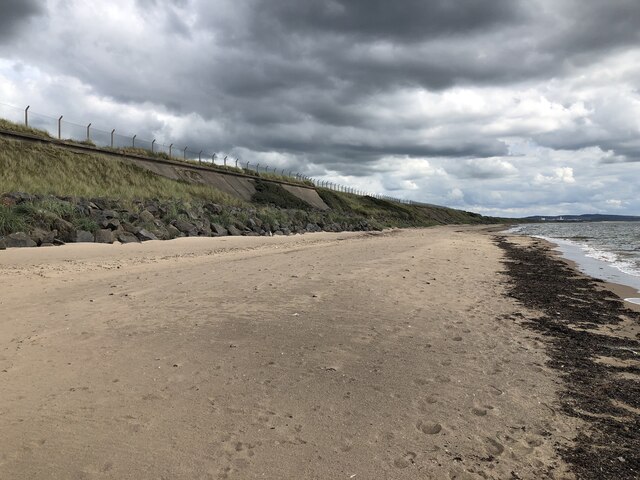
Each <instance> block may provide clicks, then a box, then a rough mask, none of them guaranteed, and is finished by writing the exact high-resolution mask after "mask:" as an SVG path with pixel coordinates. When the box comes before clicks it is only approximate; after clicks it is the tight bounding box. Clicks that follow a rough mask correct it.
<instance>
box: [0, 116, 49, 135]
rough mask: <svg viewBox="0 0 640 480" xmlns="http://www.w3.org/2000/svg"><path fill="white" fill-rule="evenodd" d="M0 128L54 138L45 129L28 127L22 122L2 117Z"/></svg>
mask: <svg viewBox="0 0 640 480" xmlns="http://www.w3.org/2000/svg"><path fill="white" fill-rule="evenodd" d="M0 129H2V130H7V131H10V132H16V133H25V134H27V135H33V136H35V137H43V138H53V137H52V136H51V135H49V132H47V131H45V130H40V129H39V128H33V127H27V126H26V125H23V124H21V123H16V122H12V121H10V120H5V119H4V118H0Z"/></svg>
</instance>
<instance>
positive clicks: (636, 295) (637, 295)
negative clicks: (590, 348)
mask: <svg viewBox="0 0 640 480" xmlns="http://www.w3.org/2000/svg"><path fill="white" fill-rule="evenodd" d="M503 233H504V234H507V235H513V236H516V237H517V236H523V237H528V238H533V239H536V240H540V241H542V242H545V243H546V244H548V245H549V247H550V249H551V250H552V254H553V255H556V256H558V258H560V259H561V260H562V261H563V262H565V263H566V264H568V265H569V266H571V267H572V268H573V269H574V270H576V272H578V273H579V274H580V275H584V276H585V277H589V278H594V279H597V280H598V281H602V282H604V284H605V285H606V289H607V290H609V291H611V292H613V293H615V294H616V295H617V296H618V297H620V299H621V300H623V301H624V302H625V305H626V306H628V307H629V308H631V309H633V310H636V311H638V312H640V287H639V286H638V285H639V283H638V282H640V279H638V278H637V277H634V276H632V275H630V274H628V273H625V272H616V273H615V277H618V278H621V279H622V280H627V281H628V282H629V283H624V281H622V282H620V281H615V280H612V279H611V278H610V277H611V276H612V275H611V274H609V275H607V274H602V275H597V274H596V273H595V272H594V271H590V268H589V267H588V264H589V263H594V264H598V263H599V264H602V265H603V267H600V269H602V268H606V269H611V270H612V271H614V272H615V270H616V269H615V267H613V266H612V265H610V264H608V263H606V262H604V261H598V260H593V259H589V258H587V257H585V256H584V254H582V253H580V256H581V257H582V258H583V260H584V261H585V264H584V265H583V264H581V263H580V261H578V260H575V259H573V258H569V256H568V253H567V252H566V251H565V249H566V248H569V246H563V245H562V244H561V243H560V242H557V241H555V240H556V239H554V238H550V237H541V236H537V235H530V234H526V233H519V232H509V231H508V229H506V230H504V231H503ZM571 248H572V249H574V250H576V251H579V249H578V247H577V246H572V247H571ZM634 284H635V285H634ZM632 300H633V301H632Z"/></svg>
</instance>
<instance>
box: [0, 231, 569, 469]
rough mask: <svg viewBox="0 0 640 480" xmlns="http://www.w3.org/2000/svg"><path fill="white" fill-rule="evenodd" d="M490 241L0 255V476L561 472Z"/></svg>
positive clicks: (544, 393) (178, 245)
mask: <svg viewBox="0 0 640 480" xmlns="http://www.w3.org/2000/svg"><path fill="white" fill-rule="evenodd" d="M502 255H503V252H502V251H501V249H499V248H498V247H497V246H496V245H495V244H494V243H493V242H492V240H491V237H490V236H489V235H487V234H486V233H483V232H482V231H481V230H479V229H477V228H461V227H441V228H440V227H439V228H433V229H428V230H402V231H391V232H384V233H381V234H362V233H360V234H355V233H351V234H326V233H323V234H309V235H304V236H295V237H273V238H253V237H245V238H220V239H210V238H207V239H204V238H203V239H181V240H176V241H171V242H149V243H146V244H143V245H122V246H121V245H117V246H116V245H114V246H100V245H73V246H67V247H60V248H48V249H46V248H43V249H28V250H8V251H4V252H0V292H1V293H0V385H1V393H0V432H2V433H1V435H0V478H2V479H22V478H24V479H93V478H100V479H102V478H105V479H106V478H112V479H129V478H130V479H147V478H149V479H200V478H202V479H209V478H212V479H217V478H230V479H249V478H266V479H280V478H283V479H293V478H295V479H352V478H355V479H356V480H358V479H396V478H397V479H413V478H420V479H425V478H427V479H428V478H434V479H447V478H457V479H474V478H495V479H508V478H514V479H515V478H523V479H533V478H572V476H571V475H570V474H568V473H566V465H564V464H563V463H562V461H561V460H560V459H559V458H558V456H557V454H556V453H555V450H554V445H555V444H557V443H558V442H561V443H563V442H567V441H568V439H570V438H573V437H574V435H575V430H576V428H577V427H578V425H577V424H576V423H575V422H576V421H577V420H575V419H568V418H567V417H563V416H561V415H560V414H559V413H557V412H556V409H555V408H554V404H555V402H556V401H557V393H558V391H559V389H560V387H561V386H560V381H559V379H558V376H557V374H556V373H555V372H554V371H551V370H549V369H548V368H547V367H545V361H546V356H545V354H544V349H543V345H542V343H541V341H540V340H539V339H538V338H536V337H535V335H534V334H532V333H531V332H530V331H528V330H526V329H524V328H523V327H522V326H520V325H519V322H520V320H521V319H522V318H527V317H533V316H535V315H536V312H531V311H527V310H525V309H524V308H523V307H522V306H520V305H518V304H516V302H515V301H514V300H513V299H510V298H508V297H506V296H505V295H504V292H505V287H504V285H503V282H504V280H505V279H504V277H503V275H502V274H501V273H499V272H501V271H502V270H503V266H502V265H501V263H500V261H501V258H502ZM517 314H524V316H523V317H518V316H517Z"/></svg>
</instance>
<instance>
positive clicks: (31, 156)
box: [0, 138, 246, 206]
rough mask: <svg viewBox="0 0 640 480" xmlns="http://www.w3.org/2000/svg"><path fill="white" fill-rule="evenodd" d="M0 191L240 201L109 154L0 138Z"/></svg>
mask: <svg viewBox="0 0 640 480" xmlns="http://www.w3.org/2000/svg"><path fill="white" fill-rule="evenodd" d="M0 191H1V192H15V191H19V192H29V193H31V194H41V195H57V196H76V197H86V198H96V197H109V198H115V199H119V200H134V199H152V198H157V199H174V200H192V199H197V200H201V201H207V202H214V203H221V204H225V205H235V206H244V205H246V203H245V202H243V201H242V200H239V199H237V198H236V197H232V196H231V195H228V194H226V193H224V192H221V191H219V190H216V189H214V188H213V187H210V186H207V185H199V184H191V183H186V182H181V181H175V180H171V179H168V178H165V177H162V176H159V175H156V174H154V173H151V172H149V171H147V170H145V169H143V168H140V167H137V166H135V165H131V164H128V163H126V162H124V161H121V160H117V159H114V158H113V157H104V156H101V155H99V154H85V153H76V152H72V151H70V150H67V149H65V148H63V147H59V146H55V145H47V144H38V143H28V142H21V141H14V140H9V139H4V138H0Z"/></svg>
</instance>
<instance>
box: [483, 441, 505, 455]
mask: <svg viewBox="0 0 640 480" xmlns="http://www.w3.org/2000/svg"><path fill="white" fill-rule="evenodd" d="M485 448H486V449H487V453H489V455H495V456H498V455H500V454H501V453H502V452H504V445H502V444H501V443H500V442H498V441H497V440H494V439H493V438H489V437H487V443H486V445H485Z"/></svg>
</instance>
